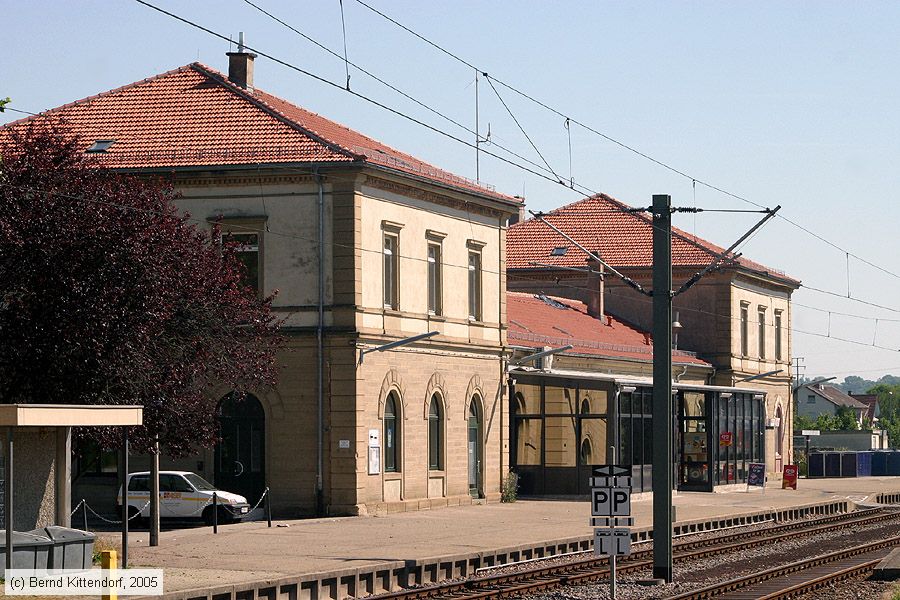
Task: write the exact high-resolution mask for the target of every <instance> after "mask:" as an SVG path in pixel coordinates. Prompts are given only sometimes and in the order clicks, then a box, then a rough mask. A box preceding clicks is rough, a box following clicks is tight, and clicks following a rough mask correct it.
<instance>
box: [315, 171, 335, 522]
mask: <svg viewBox="0 0 900 600" xmlns="http://www.w3.org/2000/svg"><path fill="white" fill-rule="evenodd" d="M316 180H317V183H318V185H319V198H318V200H319V256H318V258H319V285H318V287H319V320H318V323H317V324H316V348H317V369H318V370H317V373H316V377H317V385H316V393H317V397H316V513H317V514H319V515H322V514H324V513H325V380H324V369H325V365H324V363H325V347H324V340H323V338H324V336H325V192H324V184H323V183H322V176H321V175H320V174H319V172H318V167H317V168H316ZM333 197H334V194H333V193H332V198H333Z"/></svg>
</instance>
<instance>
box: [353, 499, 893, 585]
mask: <svg viewBox="0 0 900 600" xmlns="http://www.w3.org/2000/svg"><path fill="white" fill-rule="evenodd" d="M897 518H900V513H897V512H889V511H888V512H885V511H884V510H883V509H881V508H874V509H866V510H862V511H855V512H852V513H842V514H839V515H831V516H828V517H822V518H819V519H813V520H810V521H795V522H792V523H787V524H784V525H779V526H776V527H773V528H769V529H757V530H753V531H748V532H742V533H729V534H727V535H723V536H715V537H711V538H705V539H701V540H685V541H683V542H681V543H679V544H676V545H675V546H674V550H675V551H676V554H675V557H674V558H675V559H676V560H677V561H678V562H683V561H687V560H695V559H699V558H704V557H709V556H715V555H719V554H725V553H728V552H732V551H735V550H742V549H747V548H753V547H757V546H764V545H768V544H770V543H772V542H773V541H777V540H780V539H785V538H793V537H796V536H797V535H804V536H806V535H814V534H816V533H820V532H822V531H834V530H838V529H845V528H848V527H854V526H858V525H865V524H873V523H879V522H882V521H887V520H890V519H897ZM711 531H714V530H711ZM698 533H708V532H698ZM748 538H755V539H748ZM652 553H653V551H652V549H645V550H639V551H637V552H633V553H632V554H631V555H630V556H628V557H626V560H623V561H622V562H621V563H620V564H619V565H618V566H617V569H616V570H617V572H618V573H620V574H623V575H624V574H628V573H634V572H639V571H642V570H645V569H647V568H649V567H651V566H652V564H653V562H652ZM553 558H554V557H553V556H549V557H547V559H553ZM498 568H503V565H498ZM608 576H609V569H608V560H607V559H606V558H588V559H584V560H579V561H572V562H569V563H566V564H562V565H559V564H557V565H548V566H545V567H537V568H533V569H527V570H522V571H517V572H515V573H502V574H496V575H488V576H482V577H476V578H472V579H468V580H465V581H454V582H451V583H438V584H433V585H428V586H423V587H419V588H412V589H404V590H398V591H395V592H388V593H385V594H379V595H376V596H369V597H368V598H369V600H387V599H391V600H400V599H403V600H414V599H415V600H418V599H423V598H430V599H436V598H450V597H452V598H454V599H457V600H458V599H462V598H465V599H467V600H475V599H483V598H502V597H508V596H515V595H519V594H524V593H533V592H538V591H541V590H545V589H551V588H554V587H559V586H562V585H567V584H584V583H588V582H590V581H598V580H603V579H605V578H608Z"/></svg>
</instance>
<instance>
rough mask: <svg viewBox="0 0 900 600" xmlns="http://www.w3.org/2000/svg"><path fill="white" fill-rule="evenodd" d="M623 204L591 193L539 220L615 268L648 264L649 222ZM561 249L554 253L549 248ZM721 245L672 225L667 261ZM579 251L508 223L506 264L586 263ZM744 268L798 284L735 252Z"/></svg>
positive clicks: (689, 260) (539, 226) (683, 263)
mask: <svg viewBox="0 0 900 600" xmlns="http://www.w3.org/2000/svg"><path fill="white" fill-rule="evenodd" d="M630 208H631V207H629V206H628V205H627V204H624V203H622V202H619V201H618V200H616V199H614V198H611V197H609V196H607V195H606V194H597V195H595V196H590V197H587V198H584V199H583V200H579V201H577V202H573V203H572V204H568V205H566V206H563V207H560V208H557V209H556V210H553V211H551V212H549V213H547V214H546V215H545V217H544V218H545V219H546V220H547V221H548V222H550V223H552V224H553V225H554V226H555V227H557V228H559V229H560V230H561V231H564V232H565V233H566V234H567V235H568V236H570V237H571V238H573V239H574V240H575V241H577V242H578V243H579V244H581V245H582V246H584V247H585V248H587V249H588V250H591V251H593V252H598V251H599V253H600V258H602V259H603V260H604V261H605V262H607V263H609V264H610V265H612V266H613V267H616V268H628V267H650V266H652V265H653V225H652V221H651V218H650V216H649V215H648V214H647V213H630V212H625V211H626V210H627V209H630ZM563 247H564V248H567V250H566V252H565V254H562V255H561V256H554V255H553V254H552V251H553V250H554V248H563ZM724 250H725V249H724V248H722V247H720V246H717V245H715V244H712V243H710V242H708V241H706V240H704V239H702V238H699V237H696V236H693V235H691V234H689V233H687V232H684V231H682V230H680V229H678V228H676V227H673V228H672V265H673V266H674V267H692V268H693V267H705V266H706V265H708V264H709V263H710V262H712V259H713V257H714V256H715V255H717V254H720V253H722V252H724ZM586 258H587V257H586V255H585V253H584V252H582V251H581V250H579V249H578V248H577V247H575V246H574V245H573V244H572V243H571V242H569V241H568V240H567V239H565V238H564V237H563V236H561V235H559V234H558V233H556V232H555V231H553V230H552V229H550V228H549V227H548V226H547V225H546V224H544V223H542V222H540V221H539V220H538V219H528V220H526V221H522V222H520V223H516V224H515V225H513V226H512V227H510V228H509V231H508V232H507V237H506V268H507V269H539V268H541V267H536V266H535V265H534V264H532V263H539V264H544V265H552V266H555V267H556V266H558V267H584V266H586V263H585V259H586ZM737 263H738V264H739V265H740V266H742V267H745V268H748V269H751V270H753V271H757V272H760V273H765V274H768V275H770V276H773V277H776V278H778V279H781V280H785V281H787V282H789V283H794V284H799V281H796V280H794V279H792V278H790V277H788V276H786V275H785V274H784V273H782V272H780V271H777V270H775V269H770V268H769V267H766V266H763V265H761V264H759V263H756V262H753V261H751V260H748V259H745V258H743V257H739V258H738V259H737Z"/></svg>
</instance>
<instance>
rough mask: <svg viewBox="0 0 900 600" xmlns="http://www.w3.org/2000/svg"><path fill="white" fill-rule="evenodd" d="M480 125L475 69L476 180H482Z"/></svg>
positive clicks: (476, 71) (476, 73)
mask: <svg viewBox="0 0 900 600" xmlns="http://www.w3.org/2000/svg"><path fill="white" fill-rule="evenodd" d="M479 135H481V131H480V126H479V123H478V70H477V69H476V70H475V181H476V182H479V181H481V165H480V163H479V160H480V156H479V149H480V148H481V138H480V137H479Z"/></svg>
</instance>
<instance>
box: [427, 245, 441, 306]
mask: <svg viewBox="0 0 900 600" xmlns="http://www.w3.org/2000/svg"><path fill="white" fill-rule="evenodd" d="M441 254H442V253H441V244H440V242H428V314H430V315H440V314H442V313H443V306H442V304H443V302H442V298H441V294H442V289H443V281H442V279H443V265H442V262H441V261H442V257H441Z"/></svg>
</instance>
